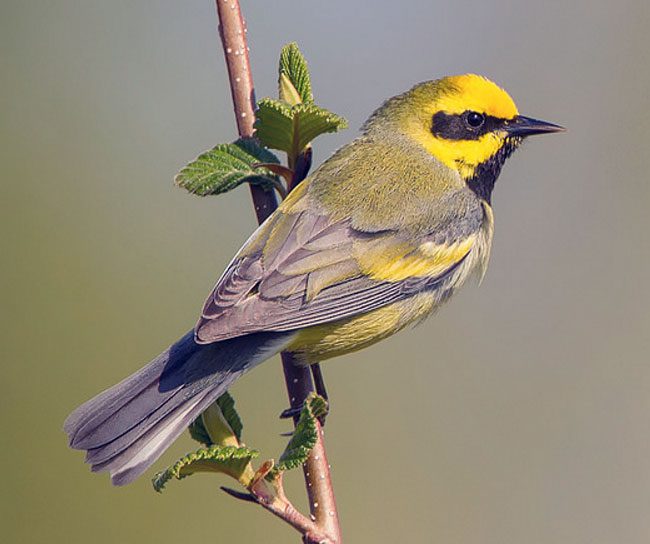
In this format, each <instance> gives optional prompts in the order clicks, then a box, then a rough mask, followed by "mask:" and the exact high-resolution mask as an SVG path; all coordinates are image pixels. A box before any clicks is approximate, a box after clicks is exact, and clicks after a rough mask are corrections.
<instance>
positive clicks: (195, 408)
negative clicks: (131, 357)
mask: <svg viewBox="0 0 650 544" xmlns="http://www.w3.org/2000/svg"><path fill="white" fill-rule="evenodd" d="M290 336H291V335H290V334H287V333H256V334H251V335H247V336H244V337H240V338H233V339H230V340H226V341H223V342H218V343H215V344H208V345H199V344H196V343H195V342H194V336H193V332H189V333H187V334H186V335H185V336H183V338H181V339H180V340H179V341H178V342H176V343H175V344H173V345H172V346H171V347H170V348H169V349H167V350H166V351H164V352H163V353H161V354H160V355H159V356H158V357H156V358H155V359H154V360H153V361H151V362H150V363H149V364H148V365H147V366H145V367H144V368H143V369H141V370H140V371H138V372H136V373H135V374H133V375H132V376H130V377H128V378H127V379H125V380H123V381H122V382H120V383H119V384H117V385H115V386H113V387H112V388H110V389H108V390H107V391H104V392H103V393H101V394H100V395H98V396H97V397H95V398H93V399H91V400H89V401H88V402H86V403H85V404H83V405H81V406H80V407H79V408H77V409H76V410H75V411H74V412H73V413H72V414H71V415H70V416H69V417H68V419H67V420H66V422H65V424H64V430H65V432H66V433H67V434H68V437H69V440H70V446H71V447H72V448H75V449H81V450H87V455H86V462H88V463H90V464H91V465H92V470H93V471H109V472H110V474H111V479H112V481H113V483H114V484H115V485H123V484H126V483H129V482H131V481H133V480H134V479H135V478H137V477H138V476H139V475H140V474H142V472H144V471H145V470H146V469H147V468H148V467H149V466H150V465H151V464H152V463H153V462H154V461H156V459H158V457H160V455H161V454H162V453H163V452H164V451H165V450H166V449H167V448H168V447H169V445H170V444H171V443H172V442H173V441H174V440H175V439H176V438H177V437H178V436H179V435H180V434H181V433H182V432H183V430H184V429H185V428H187V426H188V425H189V424H190V423H191V422H192V421H193V420H194V419H195V418H196V417H197V416H198V415H199V414H200V413H201V412H202V411H204V410H205V409H206V408H207V407H208V406H209V405H210V404H211V403H212V402H213V401H214V400H215V399H216V398H217V397H219V396H220V395H221V394H222V393H223V392H225V391H226V390H227V389H228V388H229V387H230V385H232V383H233V382H234V381H235V380H237V379H238V378H239V377H240V376H241V375H242V374H244V373H245V372H246V371H248V370H249V369H251V368H252V367H254V366H256V365H258V364H259V363H261V362H263V361H264V360H266V359H268V358H269V357H271V356H272V355H274V354H275V353H277V352H279V351H280V350H281V349H282V348H283V347H284V346H285V345H286V344H287V342H288V341H289V339H290Z"/></svg>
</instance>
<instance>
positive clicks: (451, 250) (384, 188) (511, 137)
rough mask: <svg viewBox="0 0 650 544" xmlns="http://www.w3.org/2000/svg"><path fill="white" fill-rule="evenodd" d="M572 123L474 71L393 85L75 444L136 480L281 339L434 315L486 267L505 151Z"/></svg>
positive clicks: (366, 330)
mask: <svg viewBox="0 0 650 544" xmlns="http://www.w3.org/2000/svg"><path fill="white" fill-rule="evenodd" d="M562 130H563V129H562V127H559V126H557V125H554V124H551V123H547V122H544V121H538V120H535V119H531V118H529V117H524V116H522V115H519V113H518V111H517V107H516V106H515V103H514V102H513V100H512V99H511V98H510V96H509V95H508V94H507V93H506V92H505V91H504V90H503V89H501V88H500V87H498V86H497V85H495V84H494V83H492V82H491V81H489V80H488V79H486V78H484V77H481V76H477V75H474V74H465V75H459V76H450V77H445V78H443V79H439V80H436V81H427V82H425V83H421V84H419V85H416V86H415V87H413V88H412V89H411V90H409V91H407V92H405V93H404V94H401V95H399V96H396V97H393V98H391V99H389V100H388V101H386V102H385V103H384V104H383V105H382V106H381V107H380V108H379V109H378V110H377V111H375V112H374V113H373V114H372V116H371V117H370V118H369V119H368V121H367V122H366V123H365V125H364V126H363V129H362V134H361V136H360V137H358V138H357V139H356V140H354V141H353V142H352V143H350V144H348V145H346V146H345V147H343V148H341V149H340V150H338V151H337V152H336V153H334V155H333V156H332V157H330V158H329V159H328V160H326V161H325V162H324V163H323V164H322V165H321V166H320V167H319V168H318V169H317V170H316V171H315V172H314V173H313V174H312V175H311V176H309V177H308V178H307V179H305V180H304V181H303V182H302V183H301V184H300V185H298V187H297V188H296V189H295V190H294V191H293V192H291V193H290V194H289V196H288V197H287V198H286V199H285V200H284V201H283V202H282V204H281V205H280V206H279V208H278V209H277V210H276V211H275V212H274V213H273V214H272V215H271V216H270V217H269V218H268V219H267V220H266V221H265V222H264V223H263V224H262V225H261V226H260V227H259V228H258V229H257V230H256V231H255V232H254V233H253V235H252V236H251V237H250V238H249V239H248V241H247V242H246V243H245V244H244V246H243V247H242V248H241V249H240V250H239V252H238V253H237V255H235V257H234V259H233V260H232V261H231V263H230V264H229V265H228V267H227V268H226V270H225V272H224V273H223V275H222V276H221V278H220V279H219V281H218V282H217V284H216V286H215V287H214V289H213V291H212V293H211V294H210V296H209V297H208V299H207V301H206V303H205V305H204V307H203V311H202V312H201V316H200V318H199V320H198V323H197V325H196V327H195V328H194V330H193V331H191V332H189V333H187V334H186V335H185V336H184V337H183V338H181V339H180V340H179V341H178V342H176V343H175V344H173V345H172V346H171V347H170V348H169V349H167V350H166V351H164V352H163V353H162V354H160V355H159V356H158V357H156V358H155V359H154V360H153V361H151V362H150V363H149V364H148V365H147V366H145V367H144V368H142V369H141V370H139V371H138V372H136V373H135V374H133V375H132V376H130V377H128V378H126V379H125V380H124V381H122V382H121V383H119V384H117V385H115V386H113V387H112V388H110V389H108V390H106V391H104V392H103V393H101V394H100V395H98V396H97V397H95V398H93V399H91V400H89V401H88V402H86V403H85V404H83V405H82V406H80V407H79V408H77V410H75V411H74V412H73V413H72V414H71V415H70V416H69V417H68V419H67V421H66V423H65V431H66V432H67V433H68V435H69V439H70V445H71V446H72V447H73V448H76V449H81V450H87V456H86V461H87V462H88V463H90V464H91V465H92V470H93V471H108V472H110V475H111V478H112V481H113V483H114V484H116V485H122V484H126V483H129V482H131V481H132V480H134V479H135V478H136V477H138V476H139V475H140V474H142V473H143V472H144V471H145V470H146V469H147V468H148V467H149V466H150V465H151V464H152V463H153V462H154V461H155V460H156V459H157V458H158V457H159V456H160V455H161V454H162V453H163V451H164V450H165V449H166V448H167V447H169V445H170V444H171V443H172V442H173V441H174V440H175V439H176V438H177V437H178V436H179V435H180V434H181V433H182V432H183V431H184V430H185V429H186V428H187V427H188V425H189V424H190V423H191V422H192V421H193V420H194V419H195V418H196V417H197V416H198V415H199V414H200V413H201V412H202V411H204V410H205V409H206V408H207V407H208V406H209V405H210V404H211V403H212V402H213V401H214V400H215V399H216V398H217V397H219V396H220V395H221V394H222V393H223V392H224V391H226V390H227V389H228V388H229V387H230V386H231V385H232V384H233V382H234V381H235V380H237V379H238V378H239V377H240V376H241V375H242V374H244V373H245V372H247V371H248V370H250V369H251V368H253V367H255V366H257V365H259V364H260V363H262V362H263V361H266V360H267V359H269V358H270V357H272V356H273V355H275V354H277V353H278V352H280V351H288V352H291V353H292V354H294V356H295V357H296V359H297V360H298V361H300V362H301V363H303V364H306V365H308V364H310V363H314V362H316V361H322V360H324V359H328V358H330V357H335V356H337V355H343V354H346V353H349V352H352V351H355V350H358V349H361V348H364V347H366V346H370V345H371V344H374V343H375V342H378V341H379V340H382V339H383V338H386V337H388V336H390V335H392V334H394V333H396V332H397V331H399V330H401V329H403V328H405V327H407V326H409V325H412V324H415V323H418V322H420V321H421V320H422V319H424V318H425V317H426V316H428V315H429V314H431V313H432V312H433V311H434V310H435V309H436V308H438V307H439V306H440V305H441V304H442V303H443V302H444V301H446V300H447V299H448V298H449V297H450V296H451V295H452V294H453V293H454V292H455V291H456V290H457V289H458V288H459V287H460V286H461V285H463V284H464V283H465V281H466V280H467V279H468V278H469V277H471V276H472V275H474V274H477V275H478V276H482V275H483V274H484V273H485V269H486V266H487V263H488V259H489V256H490V246H491V243H492V233H493V226H494V218H493V213H492V208H491V196H492V189H493V188H494V184H495V181H496V179H497V177H498V176H499V173H500V172H501V167H502V166H503V164H504V162H505V160H506V159H507V158H508V157H509V156H510V155H511V154H512V152H513V151H514V150H515V149H517V147H518V146H519V145H520V144H521V142H522V140H523V139H524V138H526V137H527V136H530V135H533V134H542V133H548V132H558V131H562Z"/></svg>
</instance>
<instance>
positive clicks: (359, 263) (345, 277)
mask: <svg viewBox="0 0 650 544" xmlns="http://www.w3.org/2000/svg"><path fill="white" fill-rule="evenodd" d="M272 219H273V218H272ZM467 225H468V228H464V229H461V230H462V231H463V232H459V229H458V228H457V227H458V225H449V227H448V228H447V229H444V230H445V231H446V233H445V232H443V231H441V230H440V229H437V230H436V231H435V232H434V233H431V235H430V236H428V237H424V238H421V239H420V240H418V241H417V243H415V244H413V242H412V241H411V240H404V239H401V237H400V236H399V233H398V232H394V231H388V232H381V233H366V232H360V231H358V230H355V229H354V228H352V227H351V226H350V224H349V222H347V221H342V222H332V221H330V220H329V218H328V217H327V216H325V215H320V214H317V213H314V212H311V211H301V212H298V213H294V214H278V217H277V218H276V220H275V221H271V223H270V224H265V225H264V226H263V227H260V229H258V231H257V232H256V233H255V234H254V235H253V237H251V239H250V240H249V242H247V244H246V245H245V246H244V247H243V248H242V250H241V251H240V253H239V254H238V256H237V257H236V258H235V259H234V260H233V262H232V263H231V264H230V265H229V267H228V268H227V269H226V271H225V272H224V274H223V275H222V277H221V279H220V280H219V282H218V283H217V285H216V286H215V288H214V289H213V291H212V293H211V294H210V296H209V297H208V299H207V301H206V303H205V305H204V308H203V311H202V314H201V318H200V319H199V322H198V323H197V325H196V328H195V337H196V341H197V342H198V343H203V344H207V343H211V342H217V341H220V340H225V339H228V338H233V337H237V336H241V335H244V334H249V333H253V332H259V331H278V332H280V331H290V330H294V329H299V328H304V327H309V326H313V325H319V324H322V323H327V322H332V321H338V320H341V319H345V318H348V317H352V316H355V315H358V314H362V313H366V312H369V311H372V310H375V309H377V308H380V307H382V306H386V305H388V304H391V303H394V302H397V301H400V300H404V299H406V298H408V297H410V296H413V295H414V294H416V293H419V292H421V291H423V290H428V289H436V288H437V287H439V286H440V285H441V284H442V283H443V282H444V281H445V279H446V278H448V277H449V275H450V274H451V273H452V272H453V271H454V270H455V269H456V268H457V267H458V266H459V265H460V264H461V263H462V262H463V261H464V259H465V258H466V257H467V254H468V252H465V253H463V254H462V255H457V256H451V255H447V254H445V253H444V248H445V247H446V246H448V245H450V244H454V243H456V242H458V241H459V240H470V239H471V237H473V236H475V235H476V231H477V230H478V228H480V221H474V222H472V224H471V226H470V222H467ZM434 239H435V244H436V245H439V246H440V247H441V248H442V251H441V252H440V253H439V255H438V257H436V258H438V259H443V261H444V262H443V261H441V263H439V264H441V265H442V266H438V267H437V268H436V269H439V272H437V273H436V274H434V275H429V274H427V275H421V276H410V277H406V278H404V279H401V280H399V281H385V280H378V279H373V277H372V276H373V274H372V273H371V272H372V268H373V266H374V264H373V263H376V262H377V263H379V262H384V261H385V260H386V258H387V257H386V256H387V255H388V256H389V257H388V258H391V259H392V258H393V257H392V256H394V259H399V258H404V257H405V256H406V257H409V256H410V255H411V254H412V253H414V252H416V251H418V248H419V244H421V243H425V242H427V241H431V240H434ZM431 243H434V242H431ZM405 247H406V248H407V249H405ZM444 259H446V260H444ZM432 261H433V258H432ZM391 262H392V261H391ZM378 266H379V265H378ZM434 268H435V267H434Z"/></svg>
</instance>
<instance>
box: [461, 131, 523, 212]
mask: <svg viewBox="0 0 650 544" xmlns="http://www.w3.org/2000/svg"><path fill="white" fill-rule="evenodd" d="M520 143H521V138H508V139H506V140H505V142H504V144H503V146H502V147H501V149H499V151H497V152H496V153H495V154H494V155H492V156H491V157H490V158H489V159H488V160H487V161H485V162H482V163H480V164H479V165H478V166H477V167H476V168H475V170H474V175H472V177H471V178H469V179H467V180H466V183H467V186H468V187H469V188H470V189H471V190H472V191H474V193H475V194H476V195H477V196H478V197H479V198H482V199H483V200H485V201H486V202H487V203H488V204H491V203H492V190H493V189H494V184H495V183H496V181H497V178H498V177H499V174H500V173H501V168H502V167H503V163H505V162H506V159H507V158H508V157H509V156H510V155H512V153H513V152H514V151H515V149H517V147H518V146H519V144H520Z"/></svg>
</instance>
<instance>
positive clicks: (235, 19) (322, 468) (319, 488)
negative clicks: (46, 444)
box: [216, 0, 342, 544]
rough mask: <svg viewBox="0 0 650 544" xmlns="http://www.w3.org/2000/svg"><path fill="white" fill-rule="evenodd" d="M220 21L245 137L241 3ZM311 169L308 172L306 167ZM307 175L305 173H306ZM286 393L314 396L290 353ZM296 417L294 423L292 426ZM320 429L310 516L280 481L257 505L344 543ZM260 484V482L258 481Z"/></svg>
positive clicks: (311, 535) (249, 90) (299, 400)
mask: <svg viewBox="0 0 650 544" xmlns="http://www.w3.org/2000/svg"><path fill="white" fill-rule="evenodd" d="M216 5H217V13H218V16H219V22H220V24H219V34H220V36H221V42H222V45H223V51H224V55H225V58H226V65H227V67H228V77H229V79H230V89H231V93H232V100H233V106H234V110H235V118H236V120H237V129H238V130H239V135H240V136H241V137H250V136H252V135H253V132H254V129H253V123H254V120H255V92H254V88H253V77H252V73H251V68H250V62H249V57H248V44H247V40H246V32H247V30H246V26H245V23H244V19H243V17H242V14H241V9H240V7H239V0H216ZM303 159H304V160H308V157H303ZM307 169H308V168H307ZM305 171H306V170H305ZM302 177H303V174H302V172H298V176H296V177H295V178H294V179H293V180H292V181H293V183H292V185H295V184H297V183H298V182H299V181H301V179H302ZM250 190H251V196H252V199H253V203H254V206H255V213H256V215H257V220H258V222H259V223H262V221H264V220H265V219H266V218H267V217H268V216H269V215H270V214H271V213H272V212H273V210H275V208H276V207H277V201H276V198H275V194H274V193H273V192H270V191H265V190H264V189H263V188H261V187H256V186H252V185H251V187H250ZM282 364H283V368H284V375H285V381H286V384H287V393H288V395H289V400H290V403H291V407H292V408H299V407H300V406H302V404H303V402H304V401H305V399H306V398H307V396H308V395H309V393H310V392H311V391H313V389H314V387H313V383H312V379H311V374H310V372H309V368H308V367H305V366H298V365H297V364H296V363H295V361H294V360H293V357H292V356H291V355H290V354H288V353H283V354H282ZM295 421H297V417H296V418H295V419H294V423H295ZM317 425H318V441H317V443H316V446H315V447H314V449H313V450H312V452H311V454H310V456H309V458H308V460H307V463H306V464H305V466H304V468H303V470H304V474H305V483H306V486H307V494H308V496H309V508H310V512H311V517H310V518H307V517H306V516H304V515H302V514H300V513H299V512H298V511H297V510H296V509H295V508H294V507H293V505H292V504H291V503H290V502H289V500H288V499H287V498H286V496H285V495H284V491H283V488H282V479H281V478H280V479H279V481H278V482H277V485H278V486H279V487H278V488H277V489H276V490H275V491H276V493H275V500H272V501H267V500H265V497H267V495H266V494H265V493H264V492H263V488H260V489H258V488H255V490H256V491H257V492H255V493H254V496H255V498H256V499H257V502H258V503H259V504H260V505H262V506H263V507H265V508H266V509H267V510H269V511H270V512H272V513H273V514H275V515H276V516H278V517H280V518H281V519H283V520H284V521H286V522H287V523H289V524H290V525H291V526H293V527H294V528H296V529H297V530H298V531H300V533H301V534H302V535H303V542H304V543H305V544H317V543H323V542H324V543H327V544H340V543H341V542H342V537H341V529H340V524H339V518H338V511H337V508H336V501H335V499H334V490H333V487H332V481H331V476H330V468H329V464H328V462H327V455H326V451H325V443H324V440H323V433H322V429H321V427H320V424H319V423H317ZM260 482H261V480H260Z"/></svg>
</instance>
